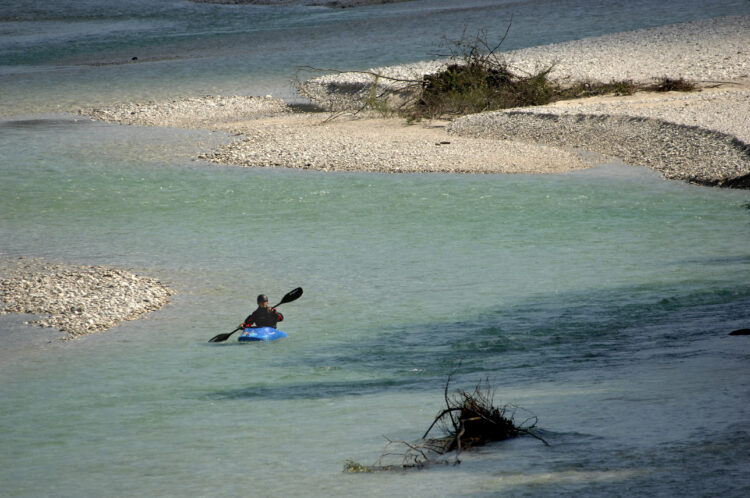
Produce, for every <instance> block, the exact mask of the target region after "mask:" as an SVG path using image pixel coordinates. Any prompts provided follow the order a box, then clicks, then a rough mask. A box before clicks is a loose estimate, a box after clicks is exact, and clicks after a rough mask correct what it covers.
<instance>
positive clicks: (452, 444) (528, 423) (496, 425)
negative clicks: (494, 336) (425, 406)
mask: <svg viewBox="0 0 750 498" xmlns="http://www.w3.org/2000/svg"><path fill="white" fill-rule="evenodd" d="M449 385H450V378H449V379H448V382H446V384H445V403H446V407H445V409H443V410H442V411H441V412H440V413H438V415H437V416H436V417H435V419H434V420H433V422H432V424H430V426H429V427H428V428H427V431H425V433H424V435H423V436H422V438H421V439H419V440H418V441H415V442H407V441H392V440H390V439H388V444H387V445H386V449H385V450H384V452H383V454H382V455H381V456H380V458H379V459H378V461H377V463H376V464H375V465H372V466H368V465H362V464H360V463H357V462H353V461H347V462H346V464H345V466H344V470H345V471H346V472H372V471H384V470H404V469H411V468H422V467H425V466H426V465H429V464H436V463H438V464H458V463H461V462H460V460H459V455H460V453H461V452H462V451H464V450H467V449H470V448H472V447H475V446H481V445H484V444H487V443H491V442H495V441H504V440H506V439H510V438H515V437H518V436H531V437H534V438H536V439H538V440H540V441H541V442H543V443H544V444H545V445H547V446H549V444H548V443H547V441H545V440H544V438H542V437H541V436H539V435H538V434H536V433H535V431H534V428H535V427H536V424H537V421H538V418H537V417H536V416H534V415H532V416H529V417H527V418H526V419H525V420H524V421H523V422H521V423H517V422H516V421H515V415H516V414H517V413H518V411H520V410H521V409H520V408H518V407H516V406H514V405H505V406H503V407H502V408H497V407H495V406H494V400H493V398H494V390H493V389H492V388H491V387H490V384H489V381H488V380H485V381H483V382H480V383H479V384H477V386H476V387H475V388H474V391H472V392H468V391H463V390H460V389H459V390H457V391H455V392H454V393H449ZM436 428H437V429H438V430H440V431H441V432H442V435H440V436H439V437H430V434H431V433H432V432H433V430H434V429H436ZM386 439H387V438H386ZM396 448H397V449H396ZM447 455H452V456H453V459H449V458H446V456H447ZM393 458H401V463H400V464H385V463H384V461H385V460H387V459H393Z"/></svg>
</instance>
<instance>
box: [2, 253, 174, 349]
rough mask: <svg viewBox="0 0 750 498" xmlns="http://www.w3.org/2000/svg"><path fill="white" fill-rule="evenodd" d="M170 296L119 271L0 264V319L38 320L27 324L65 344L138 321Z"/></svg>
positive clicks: (150, 281) (34, 262)
mask: <svg viewBox="0 0 750 498" xmlns="http://www.w3.org/2000/svg"><path fill="white" fill-rule="evenodd" d="M173 294H174V291H173V290H171V289H170V288H169V287H167V286H165V285H164V284H162V283H161V282H159V281H158V280H156V279H154V278H150V277H144V276H140V275H136V274H135V273H131V272H129V271H126V270H122V269H118V268H112V267H106V266H76V265H67V264H60V263H51V262H48V261H45V260H42V259H37V258H18V259H10V258H0V314H7V313H29V314H34V315H41V317H40V318H38V319H35V320H32V321H30V322H28V323H32V324H35V325H39V326H41V327H52V328H55V329H58V330H60V331H62V332H65V333H66V334H67V336H66V338H68V339H73V338H76V337H80V336H82V335H86V334H90V333H93V332H99V331H102V330H106V329H109V328H111V327H114V326H115V325H117V324H119V323H121V322H123V321H126V320H134V319H136V318H140V317H142V316H143V315H145V314H147V313H149V312H152V311H155V310H158V309H160V308H162V307H163V306H164V305H165V304H167V302H168V299H169V296H171V295H173Z"/></svg>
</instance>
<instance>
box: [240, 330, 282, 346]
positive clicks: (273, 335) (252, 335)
mask: <svg viewBox="0 0 750 498" xmlns="http://www.w3.org/2000/svg"><path fill="white" fill-rule="evenodd" d="M282 337H286V334H285V333H284V332H282V331H280V330H277V329H275V328H273V327H259V328H247V329H245V330H243V331H242V334H240V336H239V338H238V339H237V340H238V341H240V342H250V341H275V340H276V339H281V338H282Z"/></svg>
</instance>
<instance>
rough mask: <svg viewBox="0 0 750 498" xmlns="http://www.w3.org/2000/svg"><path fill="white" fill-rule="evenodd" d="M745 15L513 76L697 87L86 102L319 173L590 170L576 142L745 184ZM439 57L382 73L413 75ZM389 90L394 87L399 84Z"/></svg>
mask: <svg viewBox="0 0 750 498" xmlns="http://www.w3.org/2000/svg"><path fill="white" fill-rule="evenodd" d="M748 47H750V16H737V17H724V18H717V19H707V20H701V21H696V22H691V23H685V24H676V25H671V26H662V27H657V28H651V29H646V30H639V31H634V32H628V33H618V34H613V35H607V36H602V37H597V38H589V39H584V40H577V41H571V42H566V43H560V44H554V45H546V46H542V47H534V48H529V49H524V50H517V51H513V52H508V53H506V54H504V55H505V56H506V57H507V60H508V61H509V62H510V64H511V66H512V67H513V68H515V69H516V70H518V71H524V70H530V69H534V68H539V67H546V66H549V65H552V64H553V65H554V69H553V72H552V77H553V78H556V79H557V80H559V81H576V80H586V79H588V80H597V81H604V82H608V81H610V80H632V81H634V82H650V81H652V80H653V79H654V78H660V77H665V76H668V77H671V78H679V77H683V78H685V79H688V80H690V81H692V82H695V83H697V84H698V85H699V87H701V88H702V91H700V92H696V93H688V94H684V93H674V92H669V93H666V94H655V93H638V94H636V95H632V96H619V97H596V98H591V99H583V100H575V101H567V102H559V103H557V104H553V105H548V106H540V107H533V108H531V107H529V108H522V109H511V110H507V111H501V112H494V113H482V114H477V115H472V116H466V117H463V118H460V119H458V120H455V121H454V122H453V123H447V122H423V123H417V124H414V125H407V124H406V123H405V122H404V121H403V120H399V119H384V118H379V117H372V116H365V115H363V114H355V115H352V114H349V115H343V116H338V117H336V119H333V120H331V119H330V118H331V117H332V114H330V113H300V112H291V111H292V109H291V108H290V107H288V106H286V104H285V103H284V102H282V101H280V100H276V99H272V98H270V97H265V98H252V97H229V98H224V97H205V98H200V99H175V100H172V101H169V102H156V103H149V104H140V105H139V104H137V103H131V104H122V105H118V106H113V107H111V108H102V109H88V110H82V111H81V114H82V115H85V116H89V117H92V118H94V119H102V120H106V121H110V122H115V123H122V124H134V125H148V126H181V127H207V128H211V129H216V130H223V131H227V132H229V133H231V134H234V135H236V136H238V138H237V139H236V140H235V141H234V142H232V143H229V144H226V145H224V146H221V147H219V148H218V149H216V150H213V151H211V152H208V153H205V154H203V155H202V156H201V158H202V159H205V160H208V161H212V162H215V163H218V164H231V165H240V166H249V167H286V168H302V169H317V170H321V171H371V172H388V173H403V172H454V173H559V172H563V171H568V170H571V169H579V168H584V167H587V166H590V165H591V164H592V163H591V160H590V159H587V157H589V156H586V157H584V156H583V155H579V154H577V153H576V152H574V151H575V150H582V151H588V152H595V153H598V154H601V155H605V156H613V157H617V158H619V159H622V160H623V161H625V162H626V163H630V164H634V165H643V166H649V167H651V168H653V169H655V170H657V171H659V172H661V173H662V174H663V175H664V176H665V177H666V178H670V179H680V180H685V181H689V182H695V183H701V184H704V185H719V186H729V187H744V188H747V187H748V186H750V176H749V175H750V147H748V145H747V144H748V143H750V124H749V123H750V120H748V119H747V116H748V115H750V49H748ZM444 65H445V61H435V62H423V63H418V64H410V65H404V66H393V67H388V68H377V69H374V70H372V72H373V73H378V74H386V75H388V76H390V77H391V78H396V79H412V80H413V79H415V78H416V79H418V78H420V77H421V76H422V75H424V74H429V73H434V72H436V71H438V70H440V68H441V67H443V66H444ZM372 81H373V76H372V75H371V74H366V73H361V72H360V73H342V74H334V75H328V76H323V77H320V78H315V79H312V80H310V81H307V82H304V83H302V84H301V85H300V87H299V89H300V92H301V93H302V94H303V95H306V96H308V97H310V98H312V99H313V100H314V101H316V102H319V103H323V104H324V105H328V106H329V107H330V108H331V109H342V108H346V107H347V106H348V107H351V102H352V99H355V100H356V99H360V98H361V97H362V92H363V89H364V88H366V87H367V85H368V84H369V83H370V82H372ZM390 84H395V85H398V82H393V81H391V83H390Z"/></svg>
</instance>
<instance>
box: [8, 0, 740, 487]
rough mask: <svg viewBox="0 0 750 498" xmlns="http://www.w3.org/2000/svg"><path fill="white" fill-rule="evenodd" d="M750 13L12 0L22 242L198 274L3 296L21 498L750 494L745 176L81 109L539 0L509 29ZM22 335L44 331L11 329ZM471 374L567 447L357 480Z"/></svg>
mask: <svg viewBox="0 0 750 498" xmlns="http://www.w3.org/2000/svg"><path fill="white" fill-rule="evenodd" d="M456 5H458V6H456ZM748 12H750V2H747V1H734V2H733V1H726V2H719V1H710V2H705V1H701V2H698V1H687V2H658V5H657V2H647V1H645V0H644V1H631V2H598V1H585V0H576V1H573V0H570V1H541V0H538V1H516V2H503V1H489V0H488V1H479V0H476V1H467V2H461V3H459V2H447V1H432V2H430V1H416V2H405V3H396V4H388V5H384V6H373V7H367V8H361V9H344V10H332V9H325V8H320V7H304V6H300V5H285V6H270V7H269V6H251V5H244V6H242V5H231V6H226V5H223V6H222V5H210V4H196V3H190V2H182V1H161V2H146V1H145V0H130V1H123V2H119V3H118V6H117V7H116V8H113V7H112V6H111V5H109V3H105V2H101V1H98V0H89V1H85V2H72V1H71V2H64V1H59V2H48V5H46V6H39V5H38V3H37V2H31V1H20V2H18V1H16V2H8V1H5V0H0V104H1V105H0V113H1V114H2V116H1V117H0V119H1V121H0V151H2V155H1V156H0V253H2V254H3V255H4V256H7V257H19V256H34V257H44V258H46V259H48V260H50V261H61V262H68V263H75V264H104V265H112V266H119V267H124V268H128V269H131V270H134V271H136V272H138V273H140V274H144V275H149V276H154V277H158V278H160V279H161V280H162V281H163V282H165V283H166V284H168V285H169V286H170V287H172V288H174V289H175V290H176V291H177V294H176V295H175V296H173V298H172V299H171V302H170V304H169V305H168V306H166V307H165V308H163V309H162V310H160V311H158V312H155V313H152V314H150V315H149V316H148V317H147V318H145V319H141V320H137V321H132V322H126V323H123V324H121V325H119V326H117V327H115V328H113V329H111V330H109V331H107V332H105V333H100V334H94V335H91V336H87V337H84V338H82V339H79V340H76V341H67V342H62V341H57V340H52V341H51V342H48V340H47V339H46V338H47V337H51V336H50V334H49V333H47V332H45V331H43V330H41V329H38V328H33V327H30V326H28V325H25V324H24V323H23V322H24V321H25V320H28V319H29V317H28V316H18V315H2V316H0V340H2V341H6V342H8V344H10V345H11V346H8V348H6V349H5V351H4V352H3V353H2V354H1V355H0V358H1V362H0V400H2V401H0V496H9V497H21V496H24V497H25V496H70V497H73V496H75V497H78V496H217V497H233V496H471V497H484V496H747V494H748V493H749V492H750V476H748V474H747V470H746V469H747V468H748V464H750V432H748V428H747V424H748V422H749V421H750V408H749V407H750V403H749V401H750V366H749V364H748V362H749V361H750V342H748V341H747V340H745V338H744V337H730V336H728V335H727V334H728V332H729V331H731V330H733V329H738V328H745V327H750V244H749V242H750V209H748V206H749V205H750V195H749V194H748V193H747V191H737V190H722V189H712V188H705V187H697V186H692V185H687V184H683V183H679V182H669V181H665V180H663V179H661V178H660V177H659V176H658V175H656V174H654V173H653V172H651V171H650V170H646V169H645V168H640V167H633V166H624V165H618V164H603V165H600V166H599V167H597V168H594V169H592V170H589V171H583V172H575V173H569V174H561V175H545V176H526V175H513V176H504V175H481V176H468V175H465V176H461V175H442V174H433V175H382V174H354V173H336V174H330V173H320V172H310V171H289V170H274V169H260V168H236V167H223V166H222V167H220V166H216V165H213V164H209V163H206V162H202V161H200V160H196V159H195V158H196V157H197V156H198V155H199V154H200V153H201V152H204V151H206V150H209V149H210V148H211V147H212V146H215V145H217V144H220V143H223V142H225V141H227V140H229V139H230V137H227V136H225V135H222V134H219V133H211V132H209V131H202V130H198V131H195V130H193V131H186V130H171V129H156V128H139V127H123V126H114V125H108V124H102V123H96V122H89V121H86V120H80V119H76V116H75V115H74V114H72V112H73V111H75V109H77V108H78V107H81V106H84V105H91V104H92V103H97V104H98V103H109V102H116V101H127V100H133V99H148V98H160V97H163V96H170V95H202V94H207V93H213V94H217V93H221V94H225V95H227V94H231V93H246V94H251V95H256V94H261V95H262V94H265V93H273V94H274V95H279V96H291V95H292V90H291V88H290V85H289V83H288V82H289V80H290V78H292V77H293V76H294V73H295V72H296V68H297V67H298V66H299V65H303V64H311V65H319V66H331V65H336V66H337V67H342V66H343V67H368V66H374V65H379V64H386V63H400V62H409V61H413V60H419V59H427V58H429V57H430V55H431V53H433V52H432V51H433V50H434V47H435V46H436V44H438V43H439V42H440V40H441V39H442V37H443V35H445V36H448V37H451V36H454V35H456V34H458V35H460V32H461V31H462V30H463V28H464V26H468V28H469V29H472V28H476V27H490V28H495V27H497V26H500V28H498V31H499V32H504V31H505V27H506V25H507V21H508V19H510V14H511V13H512V14H513V29H514V30H515V29H516V28H518V35H515V36H511V37H509V40H508V43H509V48H518V47H522V46H530V45H535V44H540V43H547V42H554V41H560V40H564V39H571V38H578V37H583V36H589V35H595V34H600V33H606V32H614V31H621V30H626V29H636V28H639V27H644V26H651V25H659V24H665V23H670V22H679V21H685V20H692V19H700V18H704V17H712V16H716V15H731V14H746V13H748ZM490 23H491V26H488V24H490ZM512 32H515V31H512ZM133 56H138V58H139V61H142V62H138V63H129V62H127V61H128V60H129V59H130V58H131V57H133ZM123 61H126V62H123ZM297 286H302V287H303V288H304V290H305V293H304V295H303V296H302V298H301V299H300V300H298V301H296V302H294V303H289V304H286V305H284V306H283V307H281V308H280V311H283V312H284V313H285V315H286V317H287V318H286V320H285V321H284V322H283V325H284V327H283V330H285V331H286V332H287V333H288V334H289V337H288V338H287V339H284V340H282V341H277V342H274V343H268V344H251V345H247V344H239V343H237V342H235V341H229V342H227V343H222V344H209V343H207V342H206V341H207V340H208V339H209V338H210V337H212V336H214V335H216V334H218V333H220V332H228V331H230V330H232V329H233V328H234V327H235V326H236V324H237V323H239V321H240V320H241V319H242V318H244V317H245V316H246V315H247V314H248V313H249V312H250V311H251V310H252V308H253V300H254V296H255V295H256V294H258V293H259V292H265V293H267V294H269V295H270V299H271V301H272V302H275V301H276V300H277V299H279V298H280V297H281V296H282V295H283V294H284V293H285V292H287V291H289V290H291V289H292V288H294V287H297ZM19 334H40V335H39V337H44V338H45V339H44V340H41V339H40V340H37V341H36V342H34V343H33V344H32V345H33V347H30V346H25V347H16V346H13V345H14V344H17V343H16V342H13V341H11V340H10V339H12V338H13V337H18V335H19ZM44 334H47V335H44ZM1 345H2V344H0V346H1ZM451 373H453V374H454V376H453V380H452V385H453V386H455V387H460V388H464V389H472V388H473V387H474V385H476V384H477V382H479V381H481V380H483V379H485V378H487V379H488V380H489V381H490V383H491V384H492V386H493V387H494V388H495V389H496V391H495V401H496V402H497V404H505V403H510V404H515V405H518V406H520V407H522V408H523V409H525V410H528V411H530V412H532V413H533V414H534V415H536V416H538V417H539V427H540V428H541V430H542V431H543V434H544V437H545V439H547V440H548V442H549V443H550V446H544V445H543V444H541V443H540V442H539V441H537V440H535V439H532V438H519V439H517V440H513V441H507V442H503V443H498V444H493V445H489V446H486V447H484V448H482V449H479V450H477V451H472V452H465V453H464V454H463V455H462V458H461V460H462V463H461V464H460V465H457V466H435V467H430V468H427V469H425V470H421V471H410V472H382V473H372V474H349V473H344V472H342V469H343V466H344V463H345V462H346V461H347V460H355V461H359V462H361V463H365V464H371V463H374V462H375V460H377V458H378V456H379V455H380V453H381V451H382V450H383V447H384V444H385V439H384V436H385V437H387V438H390V439H397V440H413V439H416V438H418V437H419V436H421V435H422V433H423V432H424V430H425V429H426V428H427V426H428V425H429V424H430V423H431V422H432V419H433V417H434V416H435V415H436V414H437V413H438V412H439V411H440V410H441V409H442V407H443V388H444V386H445V382H446V380H447V378H448V376H449V375H450V374H451ZM521 418H525V417H524V416H521Z"/></svg>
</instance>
